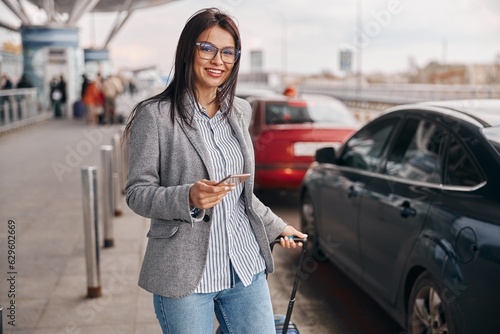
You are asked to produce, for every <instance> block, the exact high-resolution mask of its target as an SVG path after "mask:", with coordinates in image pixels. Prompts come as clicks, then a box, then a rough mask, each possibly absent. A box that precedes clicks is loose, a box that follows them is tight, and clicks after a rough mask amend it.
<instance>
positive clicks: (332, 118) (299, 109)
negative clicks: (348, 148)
mask: <svg viewBox="0 0 500 334" xmlns="http://www.w3.org/2000/svg"><path fill="white" fill-rule="evenodd" d="M301 123H332V124H336V125H348V126H356V125H357V124H358V122H357V121H356V118H355V117H354V116H353V115H352V113H351V112H350V111H349V110H348V109H347V108H346V107H345V106H344V105H342V104H341V103H336V101H330V100H325V101H315V100H310V101H309V100H308V101H302V100H300V101H282V102H281V101H278V102H268V103H266V124H301Z"/></svg>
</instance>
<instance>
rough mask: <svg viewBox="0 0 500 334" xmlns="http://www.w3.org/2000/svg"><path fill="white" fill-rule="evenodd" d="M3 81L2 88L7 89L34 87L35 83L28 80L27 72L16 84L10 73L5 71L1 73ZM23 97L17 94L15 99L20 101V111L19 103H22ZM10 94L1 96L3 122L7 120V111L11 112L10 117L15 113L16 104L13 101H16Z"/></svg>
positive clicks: (0, 84) (0, 111)
mask: <svg viewBox="0 0 500 334" xmlns="http://www.w3.org/2000/svg"><path fill="white" fill-rule="evenodd" d="M0 78H1V82H0V89H1V90H5V89H21V88H32V87H33V85H32V84H31V82H30V81H29V80H28V78H27V76H26V75H25V74H23V75H21V78H19V80H18V81H17V83H16V84H14V82H13V80H12V79H11V77H10V76H9V75H7V74H6V73H3V74H2V75H1V77H0ZM22 99H23V97H22V96H17V97H16V99H15V101H17V103H18V112H19V110H20V106H19V104H20V103H21V101H22ZM15 101H13V100H12V99H11V98H9V96H0V120H1V122H2V123H3V122H4V121H5V118H6V116H5V113H6V112H10V114H11V115H10V117H11V118H12V116H13V115H12V114H13V113H14V106H13V103H15Z"/></svg>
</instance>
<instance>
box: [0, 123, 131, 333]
mask: <svg viewBox="0 0 500 334" xmlns="http://www.w3.org/2000/svg"><path fill="white" fill-rule="evenodd" d="M120 139H121V135H120V134H119V133H118V134H115V135H114V136H113V137H112V145H102V146H101V173H100V179H101V180H100V181H101V182H100V185H101V189H100V190H101V196H102V198H101V201H100V203H101V204H102V210H101V217H102V221H103V230H104V248H108V247H113V246H114V237H113V221H112V216H113V214H114V216H119V215H121V214H122V209H121V196H122V195H123V193H124V189H125V183H126V178H127V177H128V167H127V164H128V146H126V145H124V146H123V147H122V145H121V140H120ZM97 183H98V182H97V167H95V166H85V167H83V168H82V190H83V218H84V232H85V255H86V265H87V282H88V284H87V296H88V297H89V298H97V297H100V296H102V291H101V286H100V269H99V249H100V248H99V210H98V208H99V205H98V203H99V201H98V186H97ZM0 315H1V308H0ZM0 321H1V319H0ZM0 325H1V322H0ZM0 330H1V327H0ZM0 334H1V332H0Z"/></svg>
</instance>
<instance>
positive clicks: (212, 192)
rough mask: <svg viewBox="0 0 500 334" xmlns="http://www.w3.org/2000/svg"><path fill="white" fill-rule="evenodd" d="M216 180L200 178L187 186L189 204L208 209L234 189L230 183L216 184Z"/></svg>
mask: <svg viewBox="0 0 500 334" xmlns="http://www.w3.org/2000/svg"><path fill="white" fill-rule="evenodd" d="M216 184H217V181H210V180H205V179H203V180H200V181H198V182H196V183H194V184H193V185H192V186H191V188H189V205H190V206H194V207H196V208H198V209H210V208H213V207H214V206H216V205H217V204H219V203H220V202H221V201H222V199H223V198H224V196H226V195H227V194H228V193H229V192H230V191H231V190H233V189H234V185H232V184H227V183H224V184H221V185H218V186H217V185H216Z"/></svg>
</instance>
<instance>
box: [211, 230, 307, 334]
mask: <svg viewBox="0 0 500 334" xmlns="http://www.w3.org/2000/svg"><path fill="white" fill-rule="evenodd" d="M294 240H295V242H302V250H301V252H300V260H299V266H298V269H297V272H296V273H295V279H294V282H293V289H292V294H291V296H290V300H289V302H288V309H287V311H286V315H283V314H275V315H274V326H275V327H276V334H300V332H299V330H298V328H297V326H296V325H295V324H294V323H293V322H291V321H290V318H291V316H292V311H293V305H294V304H295V294H296V292H297V288H298V287H299V281H300V273H301V268H302V262H304V255H305V253H306V249H307V245H306V243H307V239H294ZM277 243H279V237H278V238H276V239H275V240H273V242H272V243H271V251H273V248H274V245H276V244H277ZM215 334H223V333H222V330H221V328H220V327H219V328H217V331H216V332H215Z"/></svg>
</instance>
